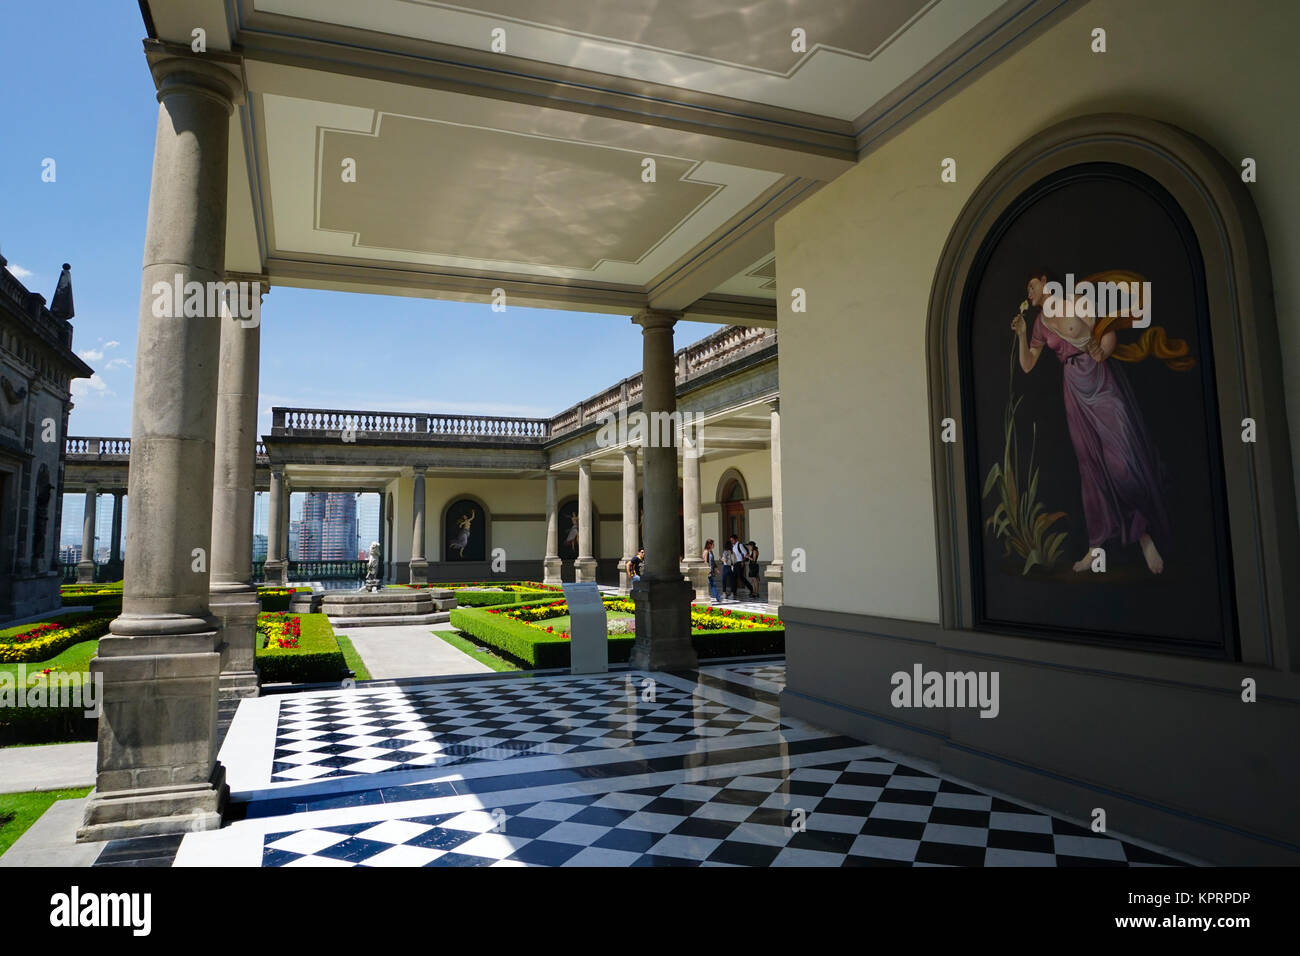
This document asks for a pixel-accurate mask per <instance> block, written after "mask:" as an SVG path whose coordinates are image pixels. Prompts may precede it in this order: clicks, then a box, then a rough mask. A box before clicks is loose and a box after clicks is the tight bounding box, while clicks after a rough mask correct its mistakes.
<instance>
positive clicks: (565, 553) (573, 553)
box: [557, 498, 594, 561]
mask: <svg viewBox="0 0 1300 956" xmlns="http://www.w3.org/2000/svg"><path fill="white" fill-rule="evenodd" d="M577 513H578V499H577V498H574V499H573V500H572V501H566V502H565V503H564V504H562V505H560V510H559V518H558V521H559V524H558V525H557V527H558V532H559V536H560V540H559V548H560V558H561V559H562V560H564V561H572V560H573V559H574V558H576V557H577V556H578V539H577V538H574V539H573V542H572V544H566V543H565V539H566V538H568V536H569V530H570V529H571V528H572V527H573V516H574V515H576V514H577ZM593 548H594V541H593Z"/></svg>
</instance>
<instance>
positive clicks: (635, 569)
mask: <svg viewBox="0 0 1300 956" xmlns="http://www.w3.org/2000/svg"><path fill="white" fill-rule="evenodd" d="M644 563H645V548H640V549H638V550H637V553H636V554H635V555H633V556H632V557H630V558H628V559H627V580H628V584H629V585H633V584H636V582H638V581H640V580H641V565H643V564H644Z"/></svg>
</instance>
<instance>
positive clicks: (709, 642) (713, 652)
mask: <svg viewBox="0 0 1300 956" xmlns="http://www.w3.org/2000/svg"><path fill="white" fill-rule="evenodd" d="M548 598H549V599H550V600H554V595H553V594H551V595H548ZM527 603H537V602H535V601H530V602H527ZM732 616H734V617H737V618H743V619H745V620H753V619H755V618H757V617H761V616H762V615H753V614H741V613H739V612H735V613H733V615H732ZM451 624H452V626H453V627H455V628H457V629H458V630H461V631H464V632H465V633H466V634H469V635H470V636H472V637H474V638H476V639H477V640H479V641H482V642H483V643H484V644H488V645H490V646H492V647H494V648H496V649H498V650H500V651H502V652H504V653H505V654H508V655H509V656H510V657H513V658H515V659H517V660H519V661H521V662H523V663H524V664H527V665H529V666H531V667H537V668H544V667H568V666H569V641H568V640H566V639H565V638H562V637H560V636H558V635H552V634H547V633H545V632H544V631H539V630H538V629H537V628H535V627H530V626H529V625H527V624H525V623H523V622H522V621H515V620H512V619H511V618H508V617H503V616H502V615H500V614H492V613H490V612H489V611H487V610H485V609H481V608H454V609H453V610H452V612H451ZM635 641H636V635H634V634H611V635H610V636H609V661H610V663H611V664H622V663H625V662H626V661H627V660H628V659H629V658H630V657H631V656H632V645H633V644H634V643H635ZM691 644H692V645H693V646H694V647H695V653H696V654H697V655H698V656H699V657H700V658H702V659H704V658H710V657H741V656H746V655H758V654H782V653H784V652H785V629H784V628H773V629H770V630H752V631H736V630H716V631H715V630H707V631H693V632H691Z"/></svg>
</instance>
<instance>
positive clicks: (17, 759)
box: [0, 741, 96, 793]
mask: <svg viewBox="0 0 1300 956" xmlns="http://www.w3.org/2000/svg"><path fill="white" fill-rule="evenodd" d="M95 746H96V745H95V742H94V741H89V742H87V743H76V744H50V745H49V746H45V747H4V748H0V793H25V792H27V791H28V790H62V789H64V788H66V787H93V786H94V785H95Z"/></svg>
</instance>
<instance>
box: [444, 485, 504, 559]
mask: <svg viewBox="0 0 1300 956" xmlns="http://www.w3.org/2000/svg"><path fill="white" fill-rule="evenodd" d="M439 528H440V529H441V535H442V544H441V547H440V551H441V554H442V560H444V561H487V560H488V559H489V558H490V556H491V546H492V545H491V533H492V515H491V512H489V511H488V507H487V505H486V504H484V503H483V501H482V499H480V498H478V497H476V496H474V495H466V494H462V495H455V496H454V497H453V498H452V499H451V500H450V501H449V502H448V503H447V506H446V507H445V508H443V509H442V521H441V522H440V523H439Z"/></svg>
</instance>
